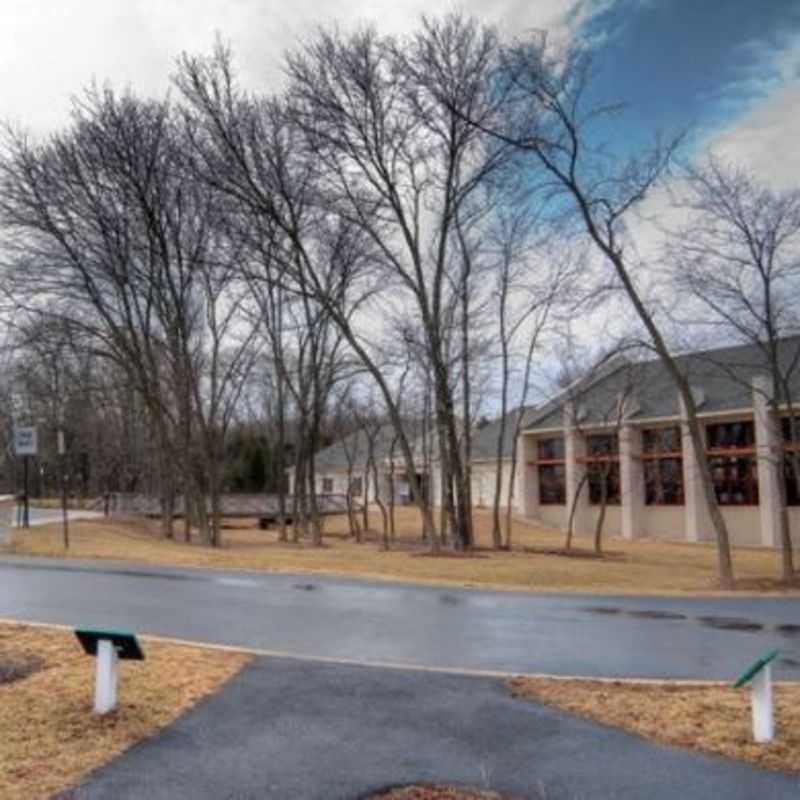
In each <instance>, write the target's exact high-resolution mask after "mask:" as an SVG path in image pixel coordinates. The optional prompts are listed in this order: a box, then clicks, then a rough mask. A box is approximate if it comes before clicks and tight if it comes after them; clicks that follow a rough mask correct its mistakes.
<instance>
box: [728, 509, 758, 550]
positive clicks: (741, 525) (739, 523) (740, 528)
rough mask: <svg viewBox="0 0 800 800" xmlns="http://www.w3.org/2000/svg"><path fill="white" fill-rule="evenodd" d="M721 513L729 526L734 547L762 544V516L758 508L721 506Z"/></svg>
mask: <svg viewBox="0 0 800 800" xmlns="http://www.w3.org/2000/svg"><path fill="white" fill-rule="evenodd" d="M720 511H722V516H723V518H724V520H725V524H726V525H727V526H728V533H729V534H730V537H731V544H732V545H734V546H736V545H760V544H761V515H760V514H759V510H758V506H740V507H739V508H731V507H725V506H721V507H720Z"/></svg>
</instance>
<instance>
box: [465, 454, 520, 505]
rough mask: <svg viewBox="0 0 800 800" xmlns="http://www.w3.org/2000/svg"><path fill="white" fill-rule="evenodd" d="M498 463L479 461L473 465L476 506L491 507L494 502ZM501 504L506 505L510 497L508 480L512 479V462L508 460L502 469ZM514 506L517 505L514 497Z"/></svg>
mask: <svg viewBox="0 0 800 800" xmlns="http://www.w3.org/2000/svg"><path fill="white" fill-rule="evenodd" d="M496 474H497V465H496V464H492V463H489V462H478V463H475V464H473V465H472V504H473V506H474V507H475V508H491V507H492V504H493V503H494V490H495V476H496ZM500 475H501V478H500V480H501V486H502V489H501V495H500V496H501V498H502V500H501V505H502V506H504V507H505V505H506V498H507V497H508V495H507V492H508V482H509V480H510V479H511V464H510V462H506V463H504V464H503V467H502V470H501V473H500ZM514 506H515V507H516V506H517V502H516V498H514Z"/></svg>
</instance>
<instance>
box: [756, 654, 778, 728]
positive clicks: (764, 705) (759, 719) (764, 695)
mask: <svg viewBox="0 0 800 800" xmlns="http://www.w3.org/2000/svg"><path fill="white" fill-rule="evenodd" d="M751 700H752V708H753V738H754V739H755V740H756V741H757V742H771V741H772V739H773V737H774V736H775V718H774V715H773V710H772V665H771V664H767V665H766V666H765V667H764V668H763V669H762V670H761V671H760V672H759V673H758V674H757V675H756V676H755V678H753V683H752V686H751Z"/></svg>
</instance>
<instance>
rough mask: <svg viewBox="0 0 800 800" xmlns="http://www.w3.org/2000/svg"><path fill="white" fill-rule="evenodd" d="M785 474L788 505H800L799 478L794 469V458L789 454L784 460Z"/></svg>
mask: <svg viewBox="0 0 800 800" xmlns="http://www.w3.org/2000/svg"><path fill="white" fill-rule="evenodd" d="M783 464H784V476H785V479H786V505H787V506H800V490H799V489H798V486H797V480H796V479H795V476H794V470H793V469H792V459H791V458H790V457H789V456H787V457H786V459H785V460H784V462H783Z"/></svg>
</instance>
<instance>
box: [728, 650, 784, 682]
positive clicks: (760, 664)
mask: <svg viewBox="0 0 800 800" xmlns="http://www.w3.org/2000/svg"><path fill="white" fill-rule="evenodd" d="M779 653H780V650H778V649H777V648H776V649H774V650H770V651H769V652H768V653H767V654H766V655H764V656H761V658H759V659H758V661H754V662H753V663H752V664H751V665H750V666H749V667H748V668H747V669H746V670H745V671H744V672H743V673H742V674H741V675H740V676H739V677H738V678H737V679H736V683H734V684H733V688H734V689H738V688H740V687H741V686H744V685H745V684H746V683H747V682H748V681H751V680H752V679H753V678H755V676H756V675H758V673H759V672H761V670H762V669H764V667H766V666H767V664H769V663H770V661H774V660H775V659H776V658H777V657H778V654H779Z"/></svg>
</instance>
